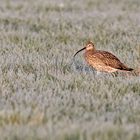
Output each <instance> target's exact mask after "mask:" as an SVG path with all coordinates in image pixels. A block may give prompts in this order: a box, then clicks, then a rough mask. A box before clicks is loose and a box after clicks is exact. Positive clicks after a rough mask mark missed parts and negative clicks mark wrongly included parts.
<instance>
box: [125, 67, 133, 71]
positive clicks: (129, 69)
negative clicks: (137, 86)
mask: <svg viewBox="0 0 140 140" xmlns="http://www.w3.org/2000/svg"><path fill="white" fill-rule="evenodd" d="M126 70H127V71H132V70H134V69H132V68H127V69H126Z"/></svg>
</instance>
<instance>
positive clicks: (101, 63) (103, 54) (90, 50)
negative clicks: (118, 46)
mask: <svg viewBox="0 0 140 140" xmlns="http://www.w3.org/2000/svg"><path fill="white" fill-rule="evenodd" d="M82 50H85V53H84V57H85V60H86V61H87V63H88V64H89V65H90V66H92V67H93V68H94V69H96V70H97V71H101V72H108V73H113V72H116V71H132V70H133V69H132V68H129V67H127V66H126V65H125V64H123V63H122V62H121V61H120V60H119V59H118V58H117V57H116V56H115V55H113V54H112V53H110V52H107V51H101V50H96V49H95V46H94V44H93V42H91V41H89V42H88V43H87V44H86V47H84V48H82V49H80V50H79V51H77V52H76V53H75V55H74V57H75V56H76V55H77V54H78V53H79V52H81V51H82Z"/></svg>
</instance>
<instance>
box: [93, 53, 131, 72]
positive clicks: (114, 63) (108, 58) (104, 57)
mask: <svg viewBox="0 0 140 140" xmlns="http://www.w3.org/2000/svg"><path fill="white" fill-rule="evenodd" d="M94 56H95V57H97V58H98V59H100V60H101V61H102V62H103V63H104V64H105V65H106V66H110V67H112V68H115V69H120V70H127V69H129V68H128V67H127V66H125V65H124V64H123V63H122V62H121V61H120V60H119V59H118V58H117V57H116V56H115V55H113V54H111V53H109V52H106V51H96V52H95V53H94Z"/></svg>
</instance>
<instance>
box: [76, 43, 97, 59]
mask: <svg viewBox="0 0 140 140" xmlns="http://www.w3.org/2000/svg"><path fill="white" fill-rule="evenodd" d="M83 50H86V51H94V50H95V47H94V43H93V42H92V41H88V42H87V44H86V46H85V47H84V48H82V49H80V50H79V51H77V52H76V53H75V54H74V57H75V56H76V55H77V54H78V53H79V52H81V51H83Z"/></svg>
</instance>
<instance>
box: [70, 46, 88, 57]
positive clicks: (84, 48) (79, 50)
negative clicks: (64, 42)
mask: <svg viewBox="0 0 140 140" xmlns="http://www.w3.org/2000/svg"><path fill="white" fill-rule="evenodd" d="M84 49H86V47H84V48H82V49H81V50H79V51H77V52H76V53H75V54H74V56H73V57H75V56H76V55H77V54H78V53H79V52H81V51H83V50H84Z"/></svg>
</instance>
